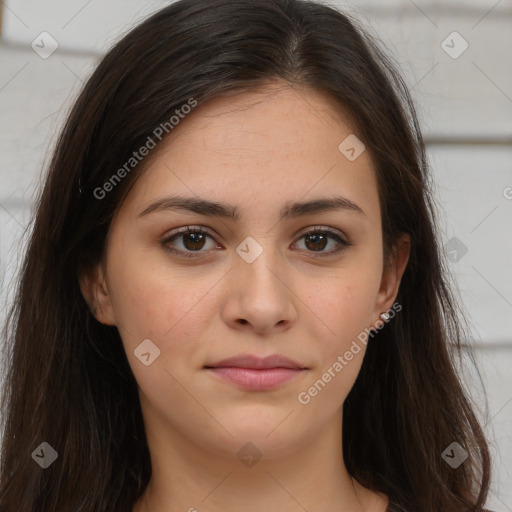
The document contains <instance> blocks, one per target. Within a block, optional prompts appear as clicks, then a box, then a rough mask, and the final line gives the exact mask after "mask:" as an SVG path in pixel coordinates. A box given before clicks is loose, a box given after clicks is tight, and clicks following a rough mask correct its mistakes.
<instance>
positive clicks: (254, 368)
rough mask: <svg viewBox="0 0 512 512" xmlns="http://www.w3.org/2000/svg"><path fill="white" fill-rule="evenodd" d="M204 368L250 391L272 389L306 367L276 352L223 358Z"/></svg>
mask: <svg viewBox="0 0 512 512" xmlns="http://www.w3.org/2000/svg"><path fill="white" fill-rule="evenodd" d="M205 368H206V369H208V370H209V371H211V372H212V373H213V374H215V375H217V376H219V377H220V378H222V379H223V380H227V381H229V382H232V383H233V384H236V385H238V386H240V387H242V388H244V389H247V390H250V391H268V390H270V389H274V388H276V387H277V386H279V385H281V384H283V383H285V382H287V381H289V380H290V379H293V378H294V377H296V376H298V375H300V374H301V373H302V372H303V371H304V370H306V369H307V368H304V367H303V366H301V365H299V364H298V363H296V362H295V361H292V360H291V359H289V358H287V357H284V356H280V355H277V354H276V355H272V356H267V357H264V358H259V357H257V356H252V355H242V356H237V357H232V358H229V359H223V360H222V361H219V362H217V363H214V364H212V365H208V366H206V367H205Z"/></svg>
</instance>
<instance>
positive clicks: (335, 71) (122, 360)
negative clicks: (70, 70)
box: [0, 0, 490, 512]
mask: <svg viewBox="0 0 512 512" xmlns="http://www.w3.org/2000/svg"><path fill="white" fill-rule="evenodd" d="M436 230H437V227H436V221H435V213H434V206H433V199H432V197H431V195H430V189H429V174H428V168H427V163H426V158H425V153H424V147H423V142H422V137H421V133H420V131H419V128H418V123H417V120H416V116H415V113H414V108H413V106H412V104H411V102H410V98H409V95H408V92H407V89H406V87H405V85H404V83H403V82H402V80H401V78H400V76H399V75H398V73H397V72H396V71H395V70H394V68H393V66H392V65H391V64H390V63H389V61H388V60H387V59H386V57H385V56H384V55H383V54H382V52H381V51H380V50H379V48H378V47H377V46H376V45H375V44H374V43H373V42H372V40H371V39H370V38H369V37H368V36H367V35H366V34H365V33H364V31H363V30H362V29H361V28H359V27H358V26H357V24H356V22H354V21H353V20H350V19H349V18H348V17H347V16H345V15H343V14H341V13H339V12H337V11H336V10H334V9H332V8H330V7H327V6H323V5H320V4H316V3H313V2H305V1H287V0H271V1H268V0H257V1H231V0H213V1H211V2H201V1H199V0H182V1H179V2H176V3H174V4H172V5H170V6H168V7H166V8H165V9H163V10H161V11H159V12H157V13H156V14H154V15H153V16H151V17H150V18H149V19H147V20H146V21H144V22H143V23H142V24H140V25H139V26H138V27H136V28H135V29H134V30H132V31H131V32H130V33H129V34H127V35H126V36H125V37H124V38H123V39H122V40H121V41H120V42H119V43H117V44H116V45H115V46H114V47H113V48H112V49H111V50H110V52H109V53H108V54H107V55H106V56H105V58H104V59H103V60H102V62H101V63H100V64H99V66H98V67H97V69H96V71H95V72H94V74H93V75H92V77H91V78H90V79H89V81H88V82H87V84H86V85H85V87H84V89H83V91H82V92H81V94H80V96H79V98H78V100H77V101H76V103H75V105H74V108H73V110H72V111H71V113H70V115H69V118H68V120H67V122H66V124H65V127H64V129H63V131H62V134H61V136H60V139H59V142H58V145H57V148H56V150H55V154H54V157H53V159H52V162H51V164H50V169H49V174H48V176H47V177H46V182H45V185H44V188H43V190H42V192H41V195H40V197H39V200H38V206H37V212H36V216H35V222H34V226H33V230H32V232H31V238H30V243H29V246H28V252H27V255H26V259H25V262H24V266H23V268H22V273H21V278H20V283H19V289H18V293H17V297H16V301H15V305H14V307H13V310H12V313H11V316H10V322H9V324H8V329H7V330H6V332H7V336H8V337H7V341H6V348H7V354H6V357H7V359H6V361H7V365H8V374H7V379H6V384H5V391H4V397H3V411H4V412H3V416H4V423H5V425H4V438H3V446H2V472H1V479H0V510H1V511H2V512H11V511H20V512H22V511H23V512H25V511H27V512H28V511H30V512H34V511H45V512H46V511H73V512H78V511H80V512H82V511H83V512H85V511H91V512H92V511H94V512H98V511H109V512H111V511H119V512H121V511H122V512H125V511H127V510H130V511H132V512H153V511H154V512H156V511H160V510H162V511H163V510H169V511H170V510H189V511H194V510H197V511H202V510H209V511H220V510H222V511H225V510H239V509H244V510H249V511H263V510H265V511H266V510H286V511H295V510H308V511H314V510H329V511H365V512H383V511H386V510H387V511H399V510H401V511H407V512H412V511H425V512H426V511H429V512H430V511H443V512H451V511H454V512H455V511H457V512H458V511H479V510H482V509H483V506H484V503H485V499H486V495H487V492H488V486H489V467H490V462H489V454H488V448H487V444H486V440H485V438H484V435H483V432H482V428H481V426H480V425H479V422H478V420H477V418H476V415H475V413H474V411H473V410H472V407H471V405H470V402H469V400H468V398H467V397H466V396H465V394H464V391H463V388H462V385H461V383H460V380H459V377H458V376H457V373H456V370H455V368H456V364H457V357H458V355H460V350H461V339H462V331H463V327H464V326H463V325H462V324H461V322H460V320H459V319H458V316H457V311H458V310H457V305H456V304H455V302H454V300H453V298H452V295H451V291H450V289H449V287H448V285H447V277H446V273H445V270H444V264H443V260H442V258H441V252H440V248H439V246H438V242H437V239H436Z"/></svg>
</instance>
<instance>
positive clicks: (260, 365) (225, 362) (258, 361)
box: [205, 354, 307, 370]
mask: <svg viewBox="0 0 512 512" xmlns="http://www.w3.org/2000/svg"><path fill="white" fill-rule="evenodd" d="M205 368H248V369H252V370H266V369H269V368H290V369H293V370H307V368H306V367H305V366H303V365H301V364H299V363H297V362H296V361H294V360H293V359H290V358H289V357H286V356H283V355H280V354H272V355H269V356H266V357H260V356H256V355H252V354H242V355H238V356H234V357H229V358H227V359H222V360H221V361H217V362H215V363H212V364H208V365H205Z"/></svg>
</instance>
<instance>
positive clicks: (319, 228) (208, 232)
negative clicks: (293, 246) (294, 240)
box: [163, 224, 348, 241]
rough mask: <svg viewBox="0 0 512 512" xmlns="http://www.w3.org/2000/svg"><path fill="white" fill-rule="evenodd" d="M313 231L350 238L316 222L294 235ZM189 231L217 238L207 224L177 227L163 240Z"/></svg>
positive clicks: (300, 235) (339, 231) (335, 229)
mask: <svg viewBox="0 0 512 512" xmlns="http://www.w3.org/2000/svg"><path fill="white" fill-rule="evenodd" d="M312 231H323V232H327V233H330V234H333V235H338V236H339V237H340V238H342V239H343V240H345V239H346V238H348V237H347V236H346V234H345V233H344V232H343V231H341V230H340V229H338V228H333V227H330V226H322V225H319V224H315V225H312V226H307V227H305V228H302V229H300V230H299V231H298V232H297V233H296V234H295V235H294V236H295V237H302V236H304V235H307V234H308V233H310V232H312ZM189 232H192V233H194V232H201V233H202V234H206V235H208V236H210V237H211V238H215V237H216V235H215V234H214V233H213V232H212V230H211V229H210V228H208V227H205V226H183V227H181V228H176V230H174V232H173V233H170V234H166V235H164V236H163V240H168V239H169V238H172V237H174V236H176V237H177V236H179V235H183V234H187V233H189ZM221 238H222V237H221ZM345 241H348V240H345Z"/></svg>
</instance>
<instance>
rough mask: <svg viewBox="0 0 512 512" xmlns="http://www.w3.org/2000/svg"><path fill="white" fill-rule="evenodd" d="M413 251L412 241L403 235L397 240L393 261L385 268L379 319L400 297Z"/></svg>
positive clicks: (379, 299)
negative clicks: (398, 296)
mask: <svg viewBox="0 0 512 512" xmlns="http://www.w3.org/2000/svg"><path fill="white" fill-rule="evenodd" d="M410 251H411V239H410V237H409V235H407V234H405V233H403V234H402V235H401V236H400V237H399V239H398V240H397V242H396V244H395V246H394V248H393V255H392V257H391V261H390V262H389V264H388V265H387V266H385V267H384V270H383V272H382V280H381V284H380V289H379V294H378V299H377V303H376V309H375V312H374V316H375V317H376V318H379V317H380V316H381V315H382V314H383V313H384V312H386V311H389V310H390V309H391V307H392V305H393V303H394V301H395V299H396V296H397V295H398V289H399V287H400V282H401V280H402V276H403V274H404V272H405V269H406V268H407V263H408V261H409V256H410Z"/></svg>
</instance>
